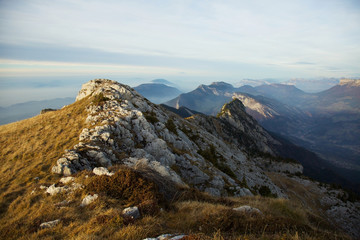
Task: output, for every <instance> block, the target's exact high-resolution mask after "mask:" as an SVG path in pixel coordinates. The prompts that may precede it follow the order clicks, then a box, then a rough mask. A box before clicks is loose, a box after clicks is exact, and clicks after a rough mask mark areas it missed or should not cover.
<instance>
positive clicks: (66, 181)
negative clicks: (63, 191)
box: [60, 177, 75, 184]
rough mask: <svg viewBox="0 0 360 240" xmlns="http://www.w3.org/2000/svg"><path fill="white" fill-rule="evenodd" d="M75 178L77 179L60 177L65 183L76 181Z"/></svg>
mask: <svg viewBox="0 0 360 240" xmlns="http://www.w3.org/2000/svg"><path fill="white" fill-rule="evenodd" d="M74 179H75V178H74V177H63V178H61V179H60V182H61V183H63V184H67V183H69V182H72V181H74Z"/></svg>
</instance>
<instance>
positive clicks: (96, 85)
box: [76, 79, 135, 101]
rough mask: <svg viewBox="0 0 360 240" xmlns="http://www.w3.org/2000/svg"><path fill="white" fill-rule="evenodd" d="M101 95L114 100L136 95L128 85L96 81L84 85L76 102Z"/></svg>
mask: <svg viewBox="0 0 360 240" xmlns="http://www.w3.org/2000/svg"><path fill="white" fill-rule="evenodd" d="M100 93H102V94H103V95H104V97H107V98H109V99H112V100H113V99H117V98H120V97H121V96H122V97H123V98H126V99H127V98H129V97H130V96H134V95H135V91H133V89H132V88H131V87H129V86H127V85H123V84H121V83H118V82H116V81H113V80H109V79H94V80H90V81H89V82H87V83H84V84H83V85H82V87H81V90H80V91H79V93H78V95H77V96H76V101H79V100H81V99H83V98H85V97H87V96H95V95H98V94H100Z"/></svg>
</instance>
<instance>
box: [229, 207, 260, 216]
mask: <svg viewBox="0 0 360 240" xmlns="http://www.w3.org/2000/svg"><path fill="white" fill-rule="evenodd" d="M233 210H234V211H236V212H241V213H246V214H253V213H255V214H260V215H263V213H262V212H261V211H260V210H259V209H257V208H254V207H250V206H248V205H244V206H241V207H237V208H233Z"/></svg>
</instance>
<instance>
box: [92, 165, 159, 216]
mask: <svg viewBox="0 0 360 240" xmlns="http://www.w3.org/2000/svg"><path fill="white" fill-rule="evenodd" d="M87 190H88V191H90V192H96V193H103V194H105V195H106V196H109V197H112V198H116V199H119V200H123V201H124V204H125V205H126V206H133V205H141V204H142V205H143V208H144V209H149V207H150V206H156V205H157V204H158V203H159V201H160V199H161V195H160V194H159V192H158V189H157V186H156V185H155V184H154V183H153V182H151V181H150V180H148V179H146V178H144V177H142V176H141V175H140V173H138V172H136V171H134V170H131V169H128V168H123V169H120V170H118V171H117V172H116V173H115V174H114V175H113V176H111V177H109V176H105V175H103V176H96V177H93V178H92V179H91V181H90V182H89V183H88V185H87ZM151 211H152V210H151Z"/></svg>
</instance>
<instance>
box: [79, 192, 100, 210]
mask: <svg viewBox="0 0 360 240" xmlns="http://www.w3.org/2000/svg"><path fill="white" fill-rule="evenodd" d="M97 198H98V195H97V194H94V195H87V196H86V197H84V199H83V200H82V202H81V204H80V207H85V206H87V205H89V204H90V203H92V202H94V201H95V200H96V199H97Z"/></svg>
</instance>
